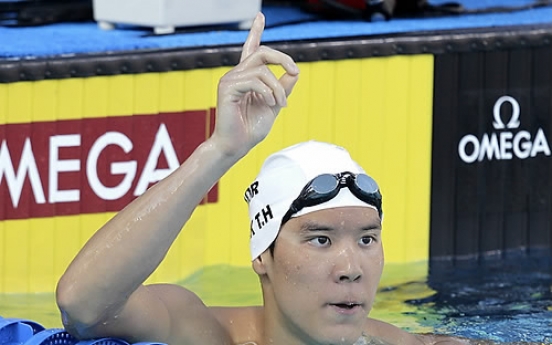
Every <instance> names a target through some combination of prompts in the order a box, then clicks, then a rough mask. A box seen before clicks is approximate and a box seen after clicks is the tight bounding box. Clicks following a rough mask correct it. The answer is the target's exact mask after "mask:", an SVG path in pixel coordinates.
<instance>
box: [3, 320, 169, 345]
mask: <svg viewBox="0 0 552 345" xmlns="http://www.w3.org/2000/svg"><path fill="white" fill-rule="evenodd" d="M0 345H167V344H164V343H156V342H152V343H149V342H140V343H133V344H131V343H128V342H126V341H124V340H122V339H118V338H98V339H91V340H80V341H79V340H78V339H76V338H75V337H73V336H72V335H71V334H69V333H67V331H65V330H64V329H61V328H51V329H46V328H45V327H43V326H42V325H40V324H39V323H37V322H34V321H32V320H26V319H17V318H2V317H1V316H0Z"/></svg>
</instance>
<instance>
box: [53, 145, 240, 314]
mask: <svg viewBox="0 0 552 345" xmlns="http://www.w3.org/2000/svg"><path fill="white" fill-rule="evenodd" d="M237 159H238V158H236V157H229V156H225V155H224V154H222V153H220V151H219V150H218V148H217V145H216V144H215V142H214V141H213V140H209V141H207V142H205V143H203V144H202V145H200V146H199V147H198V148H197V149H196V150H195V152H194V153H193V154H192V155H191V156H190V157H189V158H188V159H187V160H186V162H184V163H183V164H182V165H181V166H180V167H179V168H178V169H177V170H176V171H175V172H173V173H172V174H171V175H170V176H168V177H167V178H166V179H164V180H162V181H160V182H159V183H158V184H156V185H155V186H153V187H152V188H150V189H149V190H148V191H147V192H146V193H145V194H144V195H142V196H141V197H139V198H137V199H136V200H134V201H133V202H132V203H130V204H129V205H128V206H127V207H126V208H125V209H124V210H122V211H121V212H119V213H118V214H117V215H116V216H115V217H114V218H113V219H111V220H110V221H109V222H108V223H107V224H105V225H104V226H103V227H102V228H101V229H100V230H98V232H96V233H95V234H94V236H93V237H92V238H91V239H90V240H89V241H88V243H87V244H86V245H85V246H84V248H83V249H82V250H81V251H80V253H79V254H78V255H77V257H76V258H75V259H74V261H73V262H72V263H71V265H70V266H69V268H68V269H67V271H66V273H65V274H64V275H63V277H62V278H61V280H60V282H59V285H58V291H57V292H58V304H59V305H60V307H61V308H62V309H65V308H67V309H72V308H75V309H77V308H78V309H80V310H74V311H72V310H64V311H65V312H69V314H72V313H73V314H74V313H77V312H78V313H86V315H83V316H82V318H83V319H89V318H92V319H96V318H99V317H102V316H108V315H106V314H109V313H116V312H117V310H118V309H119V308H121V307H122V306H123V305H124V303H125V301H126V299H127V298H128V297H129V296H130V294H131V293H132V292H133V291H134V290H135V289H136V288H138V286H140V285H141V284H142V283H143V282H144V280H145V279H146V278H147V277H148V276H149V275H150V274H151V273H152V272H153V271H154V270H155V269H156V268H157V266H158V265H159V263H160V262H161V261H162V260H163V258H164V257H165V255H166V253H167V251H168V250H169V248H170V246H171V244H172V243H173V242H174V240H175V238H176V237H177V236H178V234H179V232H180V230H181V229H182V227H183V225H184V224H185V223H186V221H187V220H188V219H189V218H190V216H191V214H192V212H193V210H194V209H195V207H196V206H197V205H198V204H199V203H200V201H201V200H202V198H203V197H204V196H205V195H206V193H207V192H208V191H209V189H210V188H211V187H212V186H213V185H214V184H215V183H216V182H217V181H218V180H219V179H220V177H221V176H222V175H223V174H224V173H225V172H226V171H227V170H228V169H229V168H230V167H231V166H232V165H233V164H234V163H235V162H236V161H237ZM83 305H86V308H81V306H83ZM81 310H82V311H81Z"/></svg>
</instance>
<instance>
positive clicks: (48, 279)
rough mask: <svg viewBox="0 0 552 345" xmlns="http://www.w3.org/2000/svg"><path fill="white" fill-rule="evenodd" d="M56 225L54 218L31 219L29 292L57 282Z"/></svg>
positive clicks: (28, 252)
mask: <svg viewBox="0 0 552 345" xmlns="http://www.w3.org/2000/svg"><path fill="white" fill-rule="evenodd" d="M55 225H56V223H55V219H53V218H45V219H36V218H35V219H31V220H29V239H28V240H29V245H28V247H29V249H28V251H27V254H28V255H29V258H28V264H29V271H28V272H29V287H28V289H29V292H30V291H40V289H41V288H42V287H44V286H52V285H54V284H55V279H56V278H55V276H54V256H55V255H56V254H57V253H56V252H55V251H54V250H53V249H54V248H55V247H54V242H55V236H54V231H55ZM62 243H63V242H62ZM21 259H23V258H21Z"/></svg>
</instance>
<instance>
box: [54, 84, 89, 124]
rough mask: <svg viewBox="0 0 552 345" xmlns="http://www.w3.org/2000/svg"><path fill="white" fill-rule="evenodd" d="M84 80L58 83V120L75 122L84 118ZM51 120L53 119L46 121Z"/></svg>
mask: <svg viewBox="0 0 552 345" xmlns="http://www.w3.org/2000/svg"><path fill="white" fill-rule="evenodd" d="M84 84H85V79H84V78H72V79H63V80H60V81H58V95H59V96H58V97H59V99H60V100H63V101H62V102H58V104H57V107H58V111H57V117H56V119H58V120H77V119H81V118H83V116H84V113H83V107H84ZM48 120H50V121H51V120H53V119H48Z"/></svg>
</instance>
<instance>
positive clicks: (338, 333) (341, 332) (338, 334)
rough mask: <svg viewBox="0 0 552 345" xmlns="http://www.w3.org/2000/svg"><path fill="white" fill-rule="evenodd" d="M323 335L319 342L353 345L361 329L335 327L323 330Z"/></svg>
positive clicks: (328, 344)
mask: <svg viewBox="0 0 552 345" xmlns="http://www.w3.org/2000/svg"><path fill="white" fill-rule="evenodd" d="M324 333H325V334H324V336H323V337H322V339H320V341H319V342H317V343H320V344H325V345H353V344H355V343H356V342H357V341H358V339H359V338H360V337H361V336H362V333H363V332H362V330H359V328H358V327H354V329H352V327H343V326H340V327H336V328H334V329H332V330H331V331H330V330H328V331H326V332H324Z"/></svg>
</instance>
